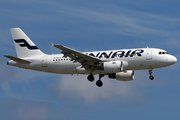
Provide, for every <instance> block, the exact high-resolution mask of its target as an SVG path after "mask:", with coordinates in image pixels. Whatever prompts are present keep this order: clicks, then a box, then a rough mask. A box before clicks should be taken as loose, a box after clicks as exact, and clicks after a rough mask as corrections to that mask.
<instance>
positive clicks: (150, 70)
mask: <svg viewBox="0 0 180 120" xmlns="http://www.w3.org/2000/svg"><path fill="white" fill-rule="evenodd" d="M151 74H152V69H149V75H150V76H149V79H150V80H154V76H152V75H151Z"/></svg>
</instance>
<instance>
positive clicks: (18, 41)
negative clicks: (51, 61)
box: [14, 39, 38, 50]
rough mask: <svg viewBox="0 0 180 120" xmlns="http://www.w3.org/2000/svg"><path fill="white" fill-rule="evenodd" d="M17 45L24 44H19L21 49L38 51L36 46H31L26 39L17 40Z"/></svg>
mask: <svg viewBox="0 0 180 120" xmlns="http://www.w3.org/2000/svg"><path fill="white" fill-rule="evenodd" d="M14 41H15V42H16V43H23V44H19V45H20V46H21V47H27V48H28V49H30V50H35V49H38V48H37V47H36V46H31V45H29V43H28V42H27V41H26V40H25V39H16V40H14Z"/></svg>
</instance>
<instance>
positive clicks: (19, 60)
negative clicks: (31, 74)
mask: <svg viewBox="0 0 180 120" xmlns="http://www.w3.org/2000/svg"><path fill="white" fill-rule="evenodd" d="M4 57H7V58H9V59H11V60H14V61H16V62H18V63H28V64H29V63H31V62H30V61H27V60H24V59H21V58H17V57H13V56H10V55H4Z"/></svg>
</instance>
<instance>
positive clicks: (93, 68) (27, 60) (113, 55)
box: [4, 28, 177, 87]
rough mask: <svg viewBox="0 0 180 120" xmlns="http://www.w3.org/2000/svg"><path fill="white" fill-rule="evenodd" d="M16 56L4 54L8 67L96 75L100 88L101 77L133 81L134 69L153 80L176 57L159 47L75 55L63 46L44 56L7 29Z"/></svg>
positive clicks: (17, 31) (16, 31)
mask: <svg viewBox="0 0 180 120" xmlns="http://www.w3.org/2000/svg"><path fill="white" fill-rule="evenodd" d="M11 34H12V37H13V41H14V45H15V49H16V53H17V57H14V56H10V55H4V56H5V57H7V58H9V59H11V60H10V61H8V62H7V64H8V65H12V66H15V67H20V68H25V69H31V70H36V71H43V72H49V73H58V74H87V75H88V76H87V79H88V80H89V81H91V82H92V81H94V79H95V78H94V75H95V74H99V79H98V80H97V81H96V85H97V86H98V87H101V86H102V85H103V82H102V81H101V78H102V77H104V76H105V75H108V77H109V78H112V79H116V80H118V81H131V80H133V79H134V70H143V69H148V71H149V75H150V76H149V78H150V79H151V80H153V79H154V77H153V76H152V70H153V69H155V68H161V67H166V66H170V65H172V64H174V63H176V61H177V58H176V57H174V56H173V55H170V54H168V53H167V52H166V51H165V50H162V49H159V48H149V47H147V48H137V49H121V50H107V51H94V52H79V51H77V50H74V49H71V48H68V47H66V46H63V45H59V44H53V43H51V46H52V47H53V46H54V47H56V48H58V49H60V50H61V51H62V52H61V53H62V54H52V55H48V54H45V53H43V52H42V51H41V50H40V49H38V47H37V46H36V45H35V44H34V43H33V42H32V41H31V40H30V38H29V37H28V36H27V35H26V34H25V33H24V32H23V31H22V30H21V29H20V28H11Z"/></svg>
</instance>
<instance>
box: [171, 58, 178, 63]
mask: <svg viewBox="0 0 180 120" xmlns="http://www.w3.org/2000/svg"><path fill="white" fill-rule="evenodd" d="M176 62H177V58H176V57H174V56H172V57H171V63H172V64H174V63H176Z"/></svg>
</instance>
